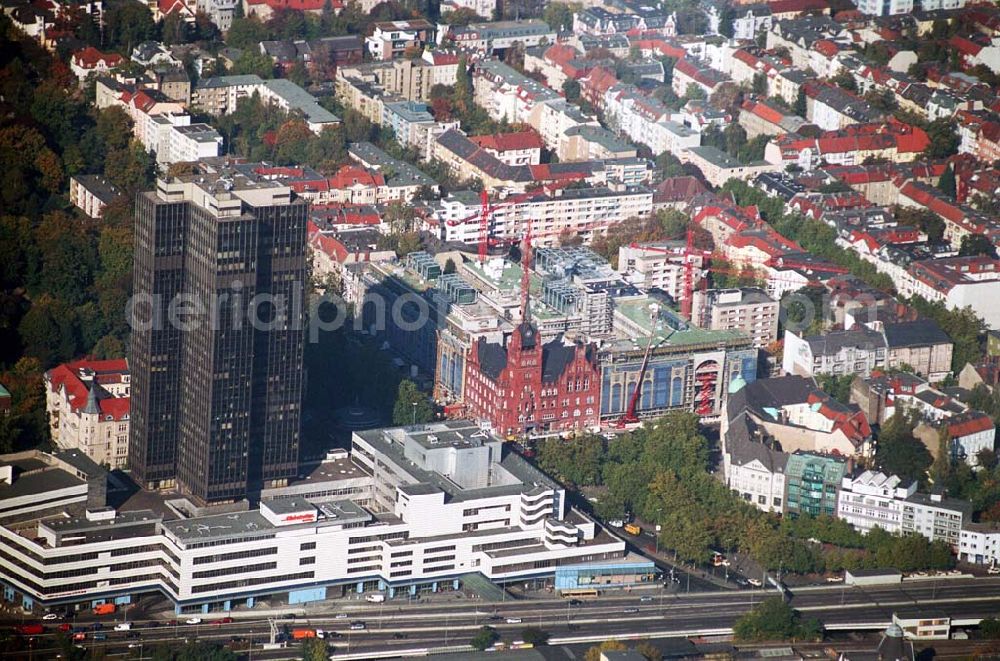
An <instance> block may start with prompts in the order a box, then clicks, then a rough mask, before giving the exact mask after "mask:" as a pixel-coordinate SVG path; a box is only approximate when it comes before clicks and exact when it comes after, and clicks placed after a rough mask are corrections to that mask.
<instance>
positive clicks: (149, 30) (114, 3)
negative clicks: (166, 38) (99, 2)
mask: <svg viewBox="0 0 1000 661" xmlns="http://www.w3.org/2000/svg"><path fill="white" fill-rule="evenodd" d="M155 38H156V23H154V22H153V14H152V13H151V12H150V11H149V8H148V7H147V6H146V5H144V4H142V3H140V2H133V1H132V0H111V1H110V2H108V3H106V4H105V9H104V39H105V46H106V47H107V48H112V49H114V50H120V51H122V52H125V53H131V52H132V49H133V48H135V47H136V46H137V45H139V44H140V43H142V42H143V41H148V40H150V39H155Z"/></svg>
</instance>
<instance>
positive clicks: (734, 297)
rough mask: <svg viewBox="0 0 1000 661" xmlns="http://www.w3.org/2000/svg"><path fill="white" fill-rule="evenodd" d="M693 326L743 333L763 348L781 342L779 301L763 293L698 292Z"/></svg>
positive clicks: (693, 297)
mask: <svg viewBox="0 0 1000 661" xmlns="http://www.w3.org/2000/svg"><path fill="white" fill-rule="evenodd" d="M691 307H692V309H691V320H692V323H694V324H696V325H698V326H700V327H702V328H711V329H712V330H739V331H743V332H745V333H747V334H748V335H750V337H751V338H752V340H753V345H754V346H755V347H757V348H763V347H766V346H767V345H769V344H771V343H772V342H774V341H776V340H777V339H778V316H779V315H778V308H779V307H780V306H779V303H778V301H776V300H774V299H773V298H771V297H770V296H768V295H767V294H766V293H765V292H764V291H763V290H762V289H756V288H752V287H750V288H743V289H709V290H701V289H696V290H695V291H694V295H693V296H692V306H691Z"/></svg>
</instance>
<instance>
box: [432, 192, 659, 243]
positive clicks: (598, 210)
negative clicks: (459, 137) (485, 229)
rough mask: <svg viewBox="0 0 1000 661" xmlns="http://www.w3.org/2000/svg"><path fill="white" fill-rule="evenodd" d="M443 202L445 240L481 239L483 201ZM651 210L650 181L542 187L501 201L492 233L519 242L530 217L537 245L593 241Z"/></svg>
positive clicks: (441, 228)
mask: <svg viewBox="0 0 1000 661" xmlns="http://www.w3.org/2000/svg"><path fill="white" fill-rule="evenodd" d="M444 204H445V206H446V207H447V209H442V213H441V214H440V216H439V217H440V218H441V221H442V222H440V224H439V232H440V234H439V236H440V238H441V240H443V241H449V242H450V241H457V242H461V243H466V244H469V245H476V244H478V243H479V241H480V230H479V224H480V223H479V219H480V216H481V213H482V205H481V202H479V201H478V200H476V201H473V200H459V199H453V200H451V201H446V202H445V203H444ZM652 209H653V193H652V191H651V190H649V189H648V188H646V187H645V186H632V187H628V188H625V189H624V190H616V189H613V188H610V187H606V186H596V185H595V186H592V187H587V188H562V189H558V190H555V191H553V192H552V193H546V192H544V191H539V192H537V193H529V194H525V195H522V196H517V197H515V198H513V199H512V200H511V201H510V203H508V204H505V205H503V206H498V207H497V209H496V210H495V211H494V212H493V213H492V214H491V217H490V223H489V232H490V237H491V238H492V239H494V240H496V241H499V242H503V243H507V242H511V241H518V240H519V239H520V237H521V236H522V234H523V232H524V227H525V224H526V223H528V222H531V234H532V240H533V242H534V243H535V244H536V245H538V246H541V247H545V246H554V245H557V244H558V243H559V240H560V239H559V237H560V236H562V237H565V236H576V237H580V238H581V239H583V241H584V242H585V243H589V242H590V241H591V240H592V239H593V237H594V236H595V235H596V234H598V233H601V232H604V231H605V230H607V228H608V227H610V226H611V225H614V224H615V223H620V222H622V221H623V220H625V219H627V218H632V217H646V216H649V215H650V214H651V213H652Z"/></svg>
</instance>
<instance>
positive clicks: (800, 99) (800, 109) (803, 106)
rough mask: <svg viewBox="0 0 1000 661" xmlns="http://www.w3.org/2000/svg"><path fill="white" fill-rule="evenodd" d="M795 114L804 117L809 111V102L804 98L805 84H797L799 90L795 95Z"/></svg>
mask: <svg viewBox="0 0 1000 661" xmlns="http://www.w3.org/2000/svg"><path fill="white" fill-rule="evenodd" d="M794 110H795V114H796V115H798V116H799V117H803V118H806V116H807V114H808V112H809V103H808V100H807V99H806V89H805V86H799V92H798V94H797V95H796V97H795V109H794Z"/></svg>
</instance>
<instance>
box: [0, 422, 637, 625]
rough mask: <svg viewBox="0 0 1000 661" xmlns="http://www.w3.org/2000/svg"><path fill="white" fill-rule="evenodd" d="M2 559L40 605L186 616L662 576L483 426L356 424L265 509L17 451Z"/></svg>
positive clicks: (16, 585)
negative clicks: (151, 598)
mask: <svg viewBox="0 0 1000 661" xmlns="http://www.w3.org/2000/svg"><path fill="white" fill-rule="evenodd" d="M0 568H2V572H0V573H2V576H0V581H2V584H3V598H4V599H5V600H7V601H14V602H16V603H17V604H18V605H20V606H22V607H23V608H25V609H31V608H33V607H35V606H45V607H48V606H52V605H56V604H65V605H76V606H77V607H91V606H93V605H95V604H98V603H104V602H115V603H128V602H129V601H131V600H132V599H133V598H134V597H135V596H136V595H139V594H142V593H146V592H154V591H158V592H161V593H163V594H164V595H166V596H167V597H169V598H170V599H171V600H172V601H173V602H174V604H175V606H176V609H177V611H178V612H181V611H202V612H208V611H210V610H229V609H231V608H234V607H236V606H244V605H245V606H253V605H254V603H255V601H256V600H258V599H260V598H262V597H267V598H268V599H269V600H271V603H272V605H273V604H274V603H276V602H277V603H280V602H286V601H287V603H289V604H295V603H303V602H308V601H316V600H321V599H325V598H328V597H331V598H332V597H337V596H343V595H346V594H348V593H362V592H365V591H369V590H380V591H384V592H385V594H386V595H387V596H388V597H389V598H393V597H397V596H402V595H410V594H416V593H417V592H420V591H436V590H439V589H442V588H453V589H454V588H458V587H459V586H460V585H466V584H467V585H468V586H469V587H472V586H473V585H479V586H486V588H485V589H493V590H495V588H491V586H489V585H488V583H487V581H485V580H483V577H485V578H486V579H490V580H492V581H495V582H501V583H502V582H508V581H512V580H517V581H521V580H524V579H527V578H544V579H546V580H549V581H553V583H554V586H555V588H557V589H569V588H576V587H607V588H611V587H621V586H624V585H630V584H634V583H641V582H646V581H651V580H654V578H655V568H654V566H653V563H652V562H651V561H649V560H647V559H645V558H642V557H639V556H635V555H630V554H628V553H627V552H626V549H625V543H624V542H623V541H622V540H621V539H618V538H617V537H614V536H612V535H610V534H608V533H607V532H605V531H603V530H601V529H600V528H599V527H598V526H596V525H595V523H594V522H593V521H592V520H590V519H588V518H587V517H585V516H584V515H582V514H580V513H579V512H577V511H575V510H572V509H571V508H570V507H568V506H567V504H566V498H565V492H564V490H563V488H562V487H560V486H559V485H557V484H556V483H555V482H553V481H552V480H551V479H550V478H548V477H547V476H546V475H544V474H542V473H541V472H539V471H538V470H537V469H535V468H534V467H533V466H531V465H530V464H529V463H528V462H526V461H525V460H524V459H522V458H521V457H520V456H519V455H517V454H514V453H512V452H509V451H508V450H507V449H506V448H504V447H503V443H502V441H501V440H500V439H499V438H497V437H496V436H494V435H492V434H491V433H489V432H488V431H483V430H481V429H480V428H479V426H478V425H476V424H475V423H472V422H469V421H446V422H437V423H431V424H428V425H417V426H414V427H405V428H392V429H379V430H371V431H363V432H356V433H355V434H354V437H353V450H352V452H351V453H348V452H346V451H343V450H341V451H334V452H332V453H330V454H329V455H328V457H327V459H326V460H324V461H323V462H321V463H319V464H316V465H313V466H304V467H303V469H302V471H300V476H299V478H298V479H296V480H293V481H292V482H291V483H290V484H289V485H288V486H285V487H281V488H278V489H271V490H267V491H265V492H264V493H263V494H262V495H261V500H260V503H259V505H258V506H257V507H253V508H251V507H248V506H247V505H246V504H245V503H237V504H234V505H230V506H225V507H224V508H220V506H216V507H214V508H212V509H211V510H198V509H197V508H196V507H195V506H194V505H193V504H191V503H190V502H189V501H187V500H185V499H184V498H183V497H182V496H179V495H176V494H169V493H156V492H147V491H137V490H136V487H135V486H134V485H133V484H132V483H131V481H130V480H128V479H127V476H126V475H125V474H124V473H122V472H119V471H114V472H111V473H108V472H107V471H106V470H105V469H103V468H101V467H100V466H98V465H97V464H95V463H94V462H93V461H91V460H90V459H89V458H87V457H86V456H85V455H83V454H82V453H80V452H79V451H76V450H70V451H64V452H57V453H55V454H45V453H41V452H24V453H19V454H14V455H5V456H2V457H0ZM553 579H554V580H553ZM467 581H468V583H467ZM495 594H498V592H496V593H495Z"/></svg>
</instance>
